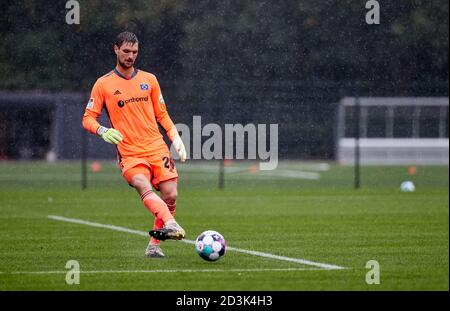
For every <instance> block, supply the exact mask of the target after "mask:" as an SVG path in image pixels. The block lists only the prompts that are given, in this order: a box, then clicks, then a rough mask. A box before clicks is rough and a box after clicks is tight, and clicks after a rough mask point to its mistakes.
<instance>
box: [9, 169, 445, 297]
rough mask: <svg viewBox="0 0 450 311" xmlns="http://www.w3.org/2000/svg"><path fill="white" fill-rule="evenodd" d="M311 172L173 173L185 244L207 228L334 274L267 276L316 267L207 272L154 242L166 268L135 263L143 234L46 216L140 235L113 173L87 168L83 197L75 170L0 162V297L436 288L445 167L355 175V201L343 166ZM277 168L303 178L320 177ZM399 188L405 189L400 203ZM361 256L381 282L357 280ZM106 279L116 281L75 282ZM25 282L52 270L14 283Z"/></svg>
mask: <svg viewBox="0 0 450 311" xmlns="http://www.w3.org/2000/svg"><path fill="white" fill-rule="evenodd" d="M315 166H316V165H310V164H308V163H300V162H295V161H287V162H283V163H280V165H279V169H278V170H277V172H281V173H280V174H279V175H277V176H269V175H265V173H262V172H256V173H254V170H253V169H250V170H247V168H248V167H250V168H251V165H250V164H248V163H237V162H235V163H233V165H231V166H229V167H226V173H225V178H226V181H225V189H224V190H219V189H217V183H218V170H217V168H218V164H217V163H214V162H210V163H204V162H203V163H197V162H191V163H188V164H179V165H178V169H179V172H180V182H179V199H178V208H177V219H178V221H179V222H180V224H182V226H183V227H184V228H185V229H186V232H187V238H188V239H190V240H194V239H195V238H196V236H197V234H199V233H201V232H202V231H204V230H206V229H213V230H217V231H219V232H220V233H222V234H223V235H224V236H225V238H226V240H227V242H228V244H229V246H232V247H237V248H242V249H247V250H255V251H261V252H266V253H271V254H274V255H281V256H287V257H293V258H302V259H307V260H311V261H315V262H320V263H327V264H334V265H339V266H343V267H346V268H348V269H345V270H324V269H316V270H293V271H271V269H288V268H305V269H310V268H315V267H310V266H307V265H301V264H298V263H292V262H286V261H280V260H276V259H269V258H263V257H258V256H253V255H248V254H243V253H238V252H233V251H229V252H227V254H226V255H225V256H224V257H223V258H222V259H220V260H219V261H218V262H214V263H209V262H206V261H203V260H202V259H201V258H200V257H199V256H198V255H197V254H196V253H195V250H194V246H193V245H190V244H185V243H182V242H179V241H167V242H163V244H162V245H163V250H164V251H165V253H166V255H167V256H168V259H167V260H157V259H149V258H144V256H143V253H144V249H145V247H146V244H147V238H146V237H144V236H139V235H134V234H130V233H125V232H117V231H112V230H108V229H104V228H94V227H90V226H86V225H80V224H72V223H66V222H60V221H55V220H52V219H49V218H48V217H47V216H48V215H59V216H64V217H69V218H77V219H83V220H86V221H92V222H98V223H102V224H110V225H116V226H122V227H126V228H130V229H135V230H141V231H148V230H149V229H150V228H151V224H152V219H153V217H151V215H150V214H149V213H148V211H147V210H146V209H145V208H144V207H143V206H142V205H141V203H140V201H139V199H138V196H137V194H136V193H135V191H134V190H133V189H132V188H130V187H129V186H128V185H126V183H125V182H124V181H123V180H122V179H121V176H120V174H119V172H118V170H117V169H116V168H115V167H114V164H112V163H110V162H102V169H101V170H100V171H99V172H97V173H94V172H92V171H90V170H89V171H88V189H87V190H84V191H82V190H80V165H79V164H78V163H70V162H61V163H57V164H46V163H43V162H28V163H27V162H24V163H21V162H0V170H1V172H2V173H1V174H0V222H1V226H0V272H2V273H0V290H276V291H277V290H290V291H298V290H448V284H449V278H448V277H449V270H448V245H449V244H448V237H449V235H448V228H449V225H448V219H449V218H448V211H449V204H448V167H447V166H445V167H418V168H417V174H416V175H414V176H410V175H408V169H407V167H363V168H362V170H361V174H362V175H361V176H362V188H361V189H360V190H357V191H356V190H353V189H352V186H353V169H352V168H351V167H342V166H337V165H330V167H329V170H322V171H316V170H315V169H316V168H317V167H315ZM239 169H242V171H239ZM283 171H303V172H304V171H308V172H313V171H314V172H317V173H319V174H320V179H318V180H308V179H299V178H290V177H287V176H283V174H282V173H283ZM252 172H253V173H252ZM404 180H412V181H413V182H414V183H415V184H416V187H417V191H416V192H414V193H401V192H400V190H399V185H400V183H401V182H402V181H404ZM71 259H74V260H77V261H79V263H80V266H81V271H82V273H81V277H80V284H79V285H67V284H66V282H65V277H66V275H65V271H68V269H66V268H65V264H66V262H67V261H68V260H71ZM372 259H374V260H377V261H378V262H379V264H380V270H381V284H380V285H368V284H366V282H365V276H366V273H367V272H368V271H369V269H366V267H365V265H366V262H367V261H369V260H372ZM208 269H214V270H216V269H217V270H220V271H212V272H208V271H205V270H208ZM247 269H249V271H246V270H247ZM250 269H261V271H251V270H250ZM264 269H267V270H264ZM106 270H111V271H116V272H114V273H83V271H84V272H87V271H106ZM140 270H145V271H149V270H152V271H157V270H158V271H159V272H154V273H152V272H142V271H141V272H136V271H140ZM28 271H34V272H41V271H62V273H55V274H26V273H25V274H16V272H28ZM118 271H122V273H119V272H118ZM125 271H135V272H125Z"/></svg>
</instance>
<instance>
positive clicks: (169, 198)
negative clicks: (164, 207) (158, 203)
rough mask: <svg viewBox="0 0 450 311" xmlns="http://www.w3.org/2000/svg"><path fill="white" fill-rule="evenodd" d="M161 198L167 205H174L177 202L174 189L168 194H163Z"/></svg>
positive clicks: (176, 194)
mask: <svg viewBox="0 0 450 311" xmlns="http://www.w3.org/2000/svg"><path fill="white" fill-rule="evenodd" d="M161 196H162V199H163V200H164V202H166V203H167V204H175V202H176V201H177V197H178V193H177V190H176V189H175V190H172V191H170V192H166V193H163V194H162V195H161Z"/></svg>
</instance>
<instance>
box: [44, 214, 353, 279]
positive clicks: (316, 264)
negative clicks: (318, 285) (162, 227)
mask: <svg viewBox="0 0 450 311" xmlns="http://www.w3.org/2000/svg"><path fill="white" fill-rule="evenodd" d="M47 217H48V218H50V219H53V220H58V221H64V222H70V223H75V224H80V225H86V226H91V227H96V228H104V229H110V230H114V231H120V232H126V233H131V234H135V235H140V236H145V237H148V236H149V234H148V233H147V232H145V231H140V230H133V229H129V228H125V227H120V226H114V225H108V224H101V223H97V222H92V221H87V220H82V219H76V218H67V217H63V216H56V215H48V216H47ZM181 242H184V243H188V244H195V241H192V240H186V239H185V240H181ZM227 251H234V252H239V253H244V254H248V255H253V256H259V257H263V258H270V259H276V260H281V261H288V262H294V263H298V264H302V265H307V266H313V267H318V268H322V269H326V270H342V269H348V268H345V267H341V266H337V265H332V264H327V263H320V262H314V261H310V260H306V259H301V258H292V257H285V256H279V255H274V254H270V253H264V252H258V251H252V250H247V249H241V248H236V247H230V246H228V247H227Z"/></svg>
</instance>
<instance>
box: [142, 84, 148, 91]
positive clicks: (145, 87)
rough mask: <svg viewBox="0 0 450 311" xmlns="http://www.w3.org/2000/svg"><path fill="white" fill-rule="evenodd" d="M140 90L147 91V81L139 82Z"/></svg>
mask: <svg viewBox="0 0 450 311" xmlns="http://www.w3.org/2000/svg"><path fill="white" fill-rule="evenodd" d="M141 90H142V91H148V84H147V83H141Z"/></svg>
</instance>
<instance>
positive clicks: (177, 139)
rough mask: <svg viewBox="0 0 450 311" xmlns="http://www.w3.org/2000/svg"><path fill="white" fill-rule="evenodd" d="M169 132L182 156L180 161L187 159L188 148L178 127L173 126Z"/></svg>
mask: <svg viewBox="0 0 450 311" xmlns="http://www.w3.org/2000/svg"><path fill="white" fill-rule="evenodd" d="M167 134H168V136H169V138H170V140H171V141H172V144H173V146H174V148H175V150H176V151H177V153H178V155H179V156H180V161H181V162H184V161H186V148H185V147H184V144H183V141H182V140H181V137H180V135H179V134H178V131H177V129H176V128H175V127H173V128H172V129H171V130H170V131H169V132H168V133H167Z"/></svg>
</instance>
